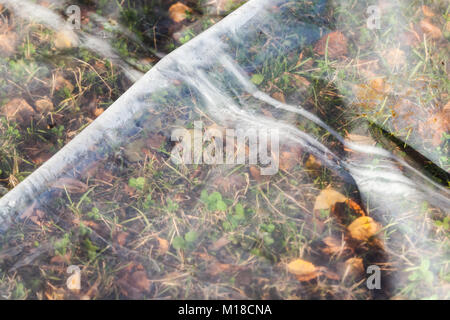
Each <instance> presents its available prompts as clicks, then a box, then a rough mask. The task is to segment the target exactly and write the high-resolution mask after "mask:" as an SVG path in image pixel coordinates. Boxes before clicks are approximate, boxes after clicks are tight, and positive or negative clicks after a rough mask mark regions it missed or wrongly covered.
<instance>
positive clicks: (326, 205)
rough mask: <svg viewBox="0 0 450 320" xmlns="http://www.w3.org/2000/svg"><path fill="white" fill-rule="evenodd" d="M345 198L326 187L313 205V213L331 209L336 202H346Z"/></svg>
mask: <svg viewBox="0 0 450 320" xmlns="http://www.w3.org/2000/svg"><path fill="white" fill-rule="evenodd" d="M346 201H347V197H346V196H344V195H343V194H341V193H339V192H337V191H336V190H333V189H331V187H328V188H326V189H324V190H322V191H321V192H320V194H319V195H318V196H317V198H316V202H315V203H314V211H316V210H328V209H331V208H332V207H333V205H335V204H336V203H337V202H346Z"/></svg>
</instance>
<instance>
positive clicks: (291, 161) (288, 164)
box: [280, 146, 302, 171]
mask: <svg viewBox="0 0 450 320" xmlns="http://www.w3.org/2000/svg"><path fill="white" fill-rule="evenodd" d="M301 153H302V150H301V148H299V147H297V146H295V147H294V146H292V147H291V148H290V149H289V151H283V152H281V154H280V169H281V170H286V171H289V170H291V169H292V168H294V167H295V166H296V165H297V164H298V163H299V162H300V157H301Z"/></svg>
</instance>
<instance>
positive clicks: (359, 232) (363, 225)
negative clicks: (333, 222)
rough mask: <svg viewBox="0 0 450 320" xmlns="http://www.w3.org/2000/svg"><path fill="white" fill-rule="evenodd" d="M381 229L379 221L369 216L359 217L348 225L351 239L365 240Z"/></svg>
mask: <svg viewBox="0 0 450 320" xmlns="http://www.w3.org/2000/svg"><path fill="white" fill-rule="evenodd" d="M380 230H381V226H380V224H379V223H377V222H375V220H373V219H372V218H371V217H367V216H364V217H359V218H357V219H356V220H355V221H353V222H352V223H351V224H350V225H349V226H348V231H349V232H350V235H351V236H352V238H353V239H356V240H360V241H367V240H369V238H371V237H373V236H374V235H375V234H377V233H378V232H379V231H380Z"/></svg>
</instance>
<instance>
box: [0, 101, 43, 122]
mask: <svg viewBox="0 0 450 320" xmlns="http://www.w3.org/2000/svg"><path fill="white" fill-rule="evenodd" d="M1 114H2V115H4V116H5V117H6V119H8V120H14V121H17V122H18V123H19V124H21V125H28V124H29V123H30V121H31V119H32V118H33V115H34V114H35V111H34V109H33V108H32V107H31V106H30V105H29V104H28V102H27V101H26V100H24V99H21V98H15V99H13V100H11V101H10V102H8V103H7V104H5V105H4V106H2V107H1Z"/></svg>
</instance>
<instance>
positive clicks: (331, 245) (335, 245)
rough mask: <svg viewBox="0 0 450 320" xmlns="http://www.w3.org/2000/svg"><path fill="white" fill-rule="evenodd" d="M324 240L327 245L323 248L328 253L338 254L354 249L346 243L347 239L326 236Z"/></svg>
mask: <svg viewBox="0 0 450 320" xmlns="http://www.w3.org/2000/svg"><path fill="white" fill-rule="evenodd" d="M323 242H324V243H325V245H326V247H325V248H323V249H322V252H323V253H326V254H330V255H337V256H338V255H341V254H344V253H347V252H351V251H352V249H351V248H349V247H348V246H347V245H346V243H345V241H341V240H338V239H336V238H334V237H326V238H325V239H323Z"/></svg>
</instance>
